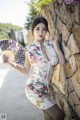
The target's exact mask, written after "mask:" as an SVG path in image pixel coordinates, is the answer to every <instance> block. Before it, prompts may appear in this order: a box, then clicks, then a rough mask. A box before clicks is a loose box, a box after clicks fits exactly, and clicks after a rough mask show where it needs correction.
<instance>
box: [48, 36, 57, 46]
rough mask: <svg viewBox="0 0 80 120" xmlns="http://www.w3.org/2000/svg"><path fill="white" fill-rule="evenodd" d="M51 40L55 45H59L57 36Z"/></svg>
mask: <svg viewBox="0 0 80 120" xmlns="http://www.w3.org/2000/svg"><path fill="white" fill-rule="evenodd" d="M50 40H52V41H53V45H55V44H57V45H58V37H57V36H56V35H53V36H50Z"/></svg>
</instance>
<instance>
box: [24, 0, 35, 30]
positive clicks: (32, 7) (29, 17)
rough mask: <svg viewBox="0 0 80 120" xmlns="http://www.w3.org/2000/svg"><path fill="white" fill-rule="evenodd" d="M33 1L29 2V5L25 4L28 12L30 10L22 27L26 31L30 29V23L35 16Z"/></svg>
mask: <svg viewBox="0 0 80 120" xmlns="http://www.w3.org/2000/svg"><path fill="white" fill-rule="evenodd" d="M34 1H35V0H31V2H30V3H27V4H28V5H29V10H30V12H29V14H28V16H27V17H26V22H25V25H24V26H25V28H26V29H27V30H28V29H29V28H30V27H31V23H32V21H33V19H34V17H35V16H36V14H37V10H36V8H35V7H34V4H35V2H34Z"/></svg>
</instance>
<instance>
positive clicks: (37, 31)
mask: <svg viewBox="0 0 80 120" xmlns="http://www.w3.org/2000/svg"><path fill="white" fill-rule="evenodd" d="M46 32H47V29H46V26H45V25H44V24H43V23H39V24H38V25H37V26H36V27H35V28H34V31H33V34H34V37H35V39H36V40H38V41H41V40H43V39H44V38H45V35H46Z"/></svg>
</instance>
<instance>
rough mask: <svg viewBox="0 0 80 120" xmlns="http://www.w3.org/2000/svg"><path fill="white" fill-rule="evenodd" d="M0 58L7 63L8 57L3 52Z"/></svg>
mask: <svg viewBox="0 0 80 120" xmlns="http://www.w3.org/2000/svg"><path fill="white" fill-rule="evenodd" d="M2 60H3V62H4V63H9V57H8V56H7V55H5V54H4V55H3V56H2Z"/></svg>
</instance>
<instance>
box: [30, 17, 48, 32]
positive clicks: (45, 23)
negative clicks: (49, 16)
mask: <svg viewBox="0 0 80 120" xmlns="http://www.w3.org/2000/svg"><path fill="white" fill-rule="evenodd" d="M39 23H43V24H44V25H45V27H46V29H47V31H48V32H49V29H48V22H47V20H46V19H45V18H44V17H42V16H38V17H36V18H35V19H34V20H33V22H32V34H33V31H34V28H35V27H36V26H37V25H38V24H39Z"/></svg>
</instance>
